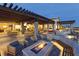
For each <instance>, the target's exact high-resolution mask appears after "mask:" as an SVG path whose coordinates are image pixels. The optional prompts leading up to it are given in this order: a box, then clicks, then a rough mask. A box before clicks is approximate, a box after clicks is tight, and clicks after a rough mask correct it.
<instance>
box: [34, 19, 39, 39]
mask: <svg viewBox="0 0 79 59" xmlns="http://www.w3.org/2000/svg"><path fill="white" fill-rule="evenodd" d="M34 36H35V40H38V37H37V36H38V19H35V20H34Z"/></svg>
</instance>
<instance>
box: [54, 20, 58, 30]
mask: <svg viewBox="0 0 79 59" xmlns="http://www.w3.org/2000/svg"><path fill="white" fill-rule="evenodd" d="M57 27H58V25H57V20H55V23H54V30H56V29H57Z"/></svg>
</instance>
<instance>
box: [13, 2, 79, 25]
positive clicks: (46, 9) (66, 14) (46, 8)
mask: <svg viewBox="0 0 79 59" xmlns="http://www.w3.org/2000/svg"><path fill="white" fill-rule="evenodd" d="M14 5H19V7H20V6H21V7H23V8H25V9H28V10H30V11H33V12H35V13H37V14H40V15H43V16H45V17H48V18H53V17H60V18H61V20H76V23H75V25H76V26H79V25H78V23H79V4H77V3H75V4H68V3H67V4H66V3H65V4H64V3H63V4H62V3H60V4H59V3H57V4H56V3H51V4H50V3H25V4H19V3H18V4H14Z"/></svg>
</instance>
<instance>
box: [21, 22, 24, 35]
mask: <svg viewBox="0 0 79 59" xmlns="http://www.w3.org/2000/svg"><path fill="white" fill-rule="evenodd" d="M21 27H22V29H21V32H22V34H24V33H25V27H24V22H21Z"/></svg>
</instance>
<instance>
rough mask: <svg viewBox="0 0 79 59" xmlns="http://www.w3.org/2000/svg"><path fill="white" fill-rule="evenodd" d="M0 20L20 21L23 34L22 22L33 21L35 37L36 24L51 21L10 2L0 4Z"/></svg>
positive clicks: (36, 31) (36, 32) (36, 33)
mask: <svg viewBox="0 0 79 59" xmlns="http://www.w3.org/2000/svg"><path fill="white" fill-rule="evenodd" d="M0 21H7V22H17V23H21V26H22V33H23V34H24V32H25V27H24V22H27V23H29V24H31V23H33V24H34V35H35V37H36V39H37V35H38V24H49V23H52V21H51V19H49V18H47V17H44V16H41V15H39V14H36V13H34V12H32V11H29V10H26V9H23V8H22V7H18V6H17V5H16V6H14V5H13V4H12V3H10V4H9V5H8V4H7V3H4V4H3V5H0Z"/></svg>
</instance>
